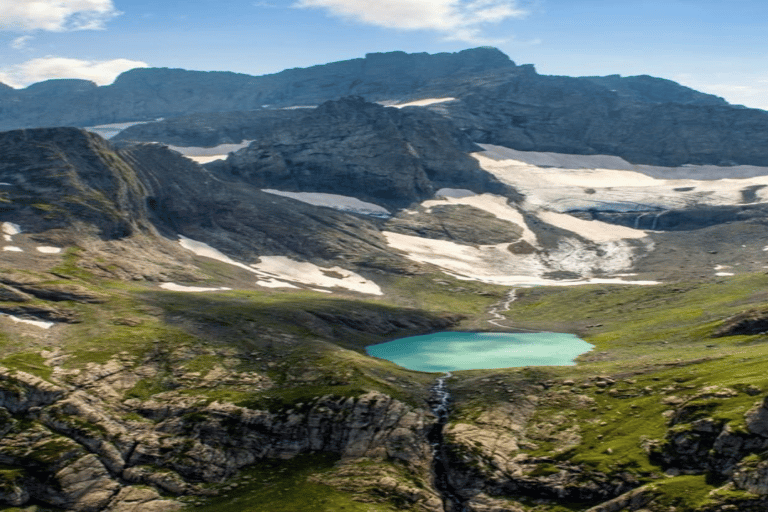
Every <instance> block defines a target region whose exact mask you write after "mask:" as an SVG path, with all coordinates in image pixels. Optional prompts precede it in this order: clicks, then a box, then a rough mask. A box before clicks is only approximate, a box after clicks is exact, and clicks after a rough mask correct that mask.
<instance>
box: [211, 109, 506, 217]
mask: <svg viewBox="0 0 768 512" xmlns="http://www.w3.org/2000/svg"><path fill="white" fill-rule="evenodd" d="M270 128H271V129H270V130H269V131H267V130H265V131H264V133H262V134H261V136H260V137H258V138H257V140H256V141H254V142H253V143H251V144H250V145H249V146H248V147H247V148H244V149H242V150H239V151H238V152H236V153H234V154H231V155H230V156H229V157H228V158H227V160H226V161H224V162H222V163H219V162H213V163H211V164H208V168H209V169H211V170H212V171H214V172H215V173H217V174H218V175H224V176H228V177H231V178H237V179H239V180H242V181H245V182H246V183H249V184H251V185H253V186H256V187H262V188H276V189H279V190H292V191H310V192H332V193H336V194H346V195H353V196H355V197H358V198H362V199H367V200H371V201H374V202H384V203H385V204H395V205H408V204H410V203H412V202H414V201H417V200H422V199H426V198H430V197H432V196H433V195H434V193H435V191H437V190H438V189H440V188H442V187H459V188H467V189H471V190H474V191H475V192H477V193H483V192H496V193H505V194H506V195H509V196H512V197H519V196H517V194H516V193H515V192H514V191H513V190H512V189H511V188H509V187H506V186H505V185H503V184H501V183H500V182H498V180H496V179H495V178H494V177H493V176H492V175H490V174H489V173H487V172H485V171H483V170H482V169H480V167H479V165H478V164H477V161H476V160H474V159H473V158H471V157H470V156H469V154H468V153H469V152H471V151H473V150H476V149H479V148H477V146H475V145H474V144H473V143H472V142H471V141H470V140H469V139H468V138H467V137H466V136H465V135H464V134H463V133H461V132H460V131H458V130H456V129H455V128H453V126H452V125H451V124H450V123H449V122H447V121H446V120H445V119H443V118H442V117H440V116H438V115H435V114H432V113H431V112H424V111H421V110H416V111H413V112H403V111H400V110H398V109H393V108H385V107H382V106H381V105H377V104H375V103H369V102H366V101H365V100H363V99H362V98H359V97H350V98H345V99H342V100H339V101H331V102H327V103H324V104H323V105H321V106H320V107H318V108H317V109H314V110H311V111H310V112H309V113H307V114H306V115H303V116H300V117H298V118H295V119H290V120H288V121H287V122H283V123H281V124H280V125H272V126H271V127H270Z"/></svg>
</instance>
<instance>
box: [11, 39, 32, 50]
mask: <svg viewBox="0 0 768 512" xmlns="http://www.w3.org/2000/svg"><path fill="white" fill-rule="evenodd" d="M32 39H33V38H32V36H21V37H17V38H16V39H14V40H13V41H11V48H13V49H14V50H25V49H26V48H27V43H29V41H31V40H32Z"/></svg>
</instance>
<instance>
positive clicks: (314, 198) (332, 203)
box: [262, 189, 391, 217]
mask: <svg viewBox="0 0 768 512" xmlns="http://www.w3.org/2000/svg"><path fill="white" fill-rule="evenodd" d="M262 192H266V193H268V194H274V195H276V196H282V197H289V198H291V199H295V200H297V201H301V202H302V203H307V204H311V205H314V206H325V207H326V208H333V209H334V210H340V211H343V212H352V213H359V214H361V215H371V216H374V217H389V216H390V215H391V213H390V212H389V210H387V209H386V208H384V207H382V206H379V205H377V204H373V203H367V202H365V201H361V200H360V199H357V198H355V197H349V196H342V195H338V194H325V193H322V192H283V191H281V190H273V189H262Z"/></svg>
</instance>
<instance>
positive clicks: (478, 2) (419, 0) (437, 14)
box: [294, 0, 528, 42]
mask: <svg viewBox="0 0 768 512" xmlns="http://www.w3.org/2000/svg"><path fill="white" fill-rule="evenodd" d="M294 6H295V7H301V8H316V9H323V10H325V11H327V12H329V13H330V14H332V15H334V16H340V17H343V18H346V19H350V20H353V21H356V22H359V23H364V24H368V25H375V26H379V27H385V28H392V29H399V30H432V31H435V32H438V33H440V34H442V35H443V37H444V38H445V39H448V40H457V41H469V42H487V40H486V39H485V38H484V37H483V32H482V30H483V27H484V26H486V25H489V24H494V23H499V22H502V21H504V20H507V19H511V18H522V17H525V16H526V15H527V14H528V12H527V11H526V10H525V9H523V8H521V7H519V2H518V1H517V0H389V1H386V2H382V1H381V0H298V1H297V2H296V3H295V4H294Z"/></svg>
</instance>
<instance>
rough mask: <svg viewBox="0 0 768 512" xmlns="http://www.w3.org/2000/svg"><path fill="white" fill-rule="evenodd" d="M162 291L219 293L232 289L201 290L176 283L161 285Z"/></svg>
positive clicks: (198, 287)
mask: <svg viewBox="0 0 768 512" xmlns="http://www.w3.org/2000/svg"><path fill="white" fill-rule="evenodd" d="M160 288H162V289H163V290H170V291H173V292H220V291H226V290H231V289H232V288H203V287H200V286H184V285H181V284H176V283H163V284H161V285H160Z"/></svg>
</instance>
